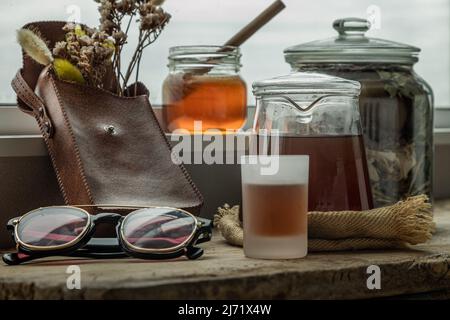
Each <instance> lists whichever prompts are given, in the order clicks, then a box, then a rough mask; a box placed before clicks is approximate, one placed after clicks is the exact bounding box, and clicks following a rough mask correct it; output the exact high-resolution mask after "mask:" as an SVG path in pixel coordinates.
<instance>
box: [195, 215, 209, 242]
mask: <svg viewBox="0 0 450 320" xmlns="http://www.w3.org/2000/svg"><path fill="white" fill-rule="evenodd" d="M197 219H198V220H199V221H200V222H201V223H202V226H201V227H199V228H198V230H197V233H196V235H195V244H200V243H203V242H208V241H210V240H211V238H212V221H211V220H208V219H204V218H197Z"/></svg>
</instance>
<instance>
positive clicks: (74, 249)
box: [3, 205, 212, 265]
mask: <svg viewBox="0 0 450 320" xmlns="http://www.w3.org/2000/svg"><path fill="white" fill-rule="evenodd" d="M86 207H89V208H114V209H120V210H128V209H130V210H131V209H135V210H132V211H130V212H129V213H128V214H127V215H126V216H123V215H121V214H119V213H112V212H102V213H98V214H96V215H93V214H91V213H89V212H88V211H86V210H84V209H83V208H86ZM45 208H71V209H77V210H79V211H80V212H83V213H85V214H86V215H87V217H88V221H87V223H86V226H85V227H84V229H83V231H82V232H81V233H80V234H79V235H78V236H77V237H76V238H75V239H73V240H71V241H69V242H68V243H65V244H61V245H56V246H46V247H44V246H34V245H30V244H27V243H25V242H23V241H22V240H21V239H20V237H19V235H18V227H19V225H20V221H21V220H22V219H23V218H24V217H26V216H27V215H30V214H32V213H34V212H36V211H37V210H42V209H45ZM152 208H161V209H170V210H173V211H180V212H183V213H184V214H186V215H188V216H190V217H192V218H193V219H194V221H195V227H194V230H193V231H192V233H191V234H190V236H189V237H188V238H187V239H186V240H185V241H183V242H182V243H180V244H179V245H176V246H174V247H171V248H163V249H145V248H139V247H136V246H134V245H132V244H131V243H129V242H128V241H127V240H126V239H125V236H124V232H123V226H124V222H125V221H126V219H127V218H129V217H131V216H132V215H133V214H135V213H137V212H138V211H139V210H142V209H152ZM102 211H104V210H102ZM102 223H113V224H115V227H116V234H117V236H116V239H117V240H118V244H111V242H110V241H104V242H103V243H102V241H101V240H100V239H97V238H94V237H93V236H94V233H95V231H96V229H97V226H98V225H99V224H102ZM7 229H8V230H9V231H10V232H11V233H12V237H13V239H14V241H15V243H16V249H17V252H15V253H7V254H4V255H3V261H4V262H5V263H7V264H10V265H16V264H20V263H23V262H26V261H31V260H35V259H39V258H44V257H50V256H58V255H61V256H70V257H89V258H98V259H102V258H121V257H133V258H140V259H147V260H165V259H173V258H178V257H181V256H184V255H185V256H186V257H187V258H188V259H197V258H199V257H200V256H202V254H203V249H201V248H199V247H195V245H196V244H200V243H203V242H206V241H209V240H211V237H212V222H211V221H210V220H208V219H203V218H200V217H196V216H194V215H193V214H191V213H190V212H188V211H186V210H183V209H178V208H172V207H164V206H123V205H73V206H49V207H42V208H38V209H34V210H32V211H29V212H27V213H26V214H24V215H22V216H20V217H17V218H13V219H10V220H9V221H8V223H7ZM92 239H96V240H98V241H97V243H96V244H90V243H89V242H90V241H91V240H92ZM108 239H109V240H111V239H114V238H106V240H108ZM20 254H22V255H25V256H21V255H20Z"/></svg>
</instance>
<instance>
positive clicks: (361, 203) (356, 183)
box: [261, 135, 373, 211]
mask: <svg viewBox="0 0 450 320" xmlns="http://www.w3.org/2000/svg"><path fill="white" fill-rule="evenodd" d="M277 138H279V153H280V154H282V155H309V192H308V211H335V210H339V211H340V210H367V209H371V208H373V203H372V194H371V188H370V185H369V176H368V172H367V167H366V165H365V161H366V155H365V151H364V145H363V137H362V135H354V136H350V135H347V136H331V135H330V136H320V137H315V136H305V137H302V136H279V137H277ZM261 139H269V140H270V137H267V136H264V137H263V138H261ZM269 146H270V143H269ZM268 150H270V148H269V149H268Z"/></svg>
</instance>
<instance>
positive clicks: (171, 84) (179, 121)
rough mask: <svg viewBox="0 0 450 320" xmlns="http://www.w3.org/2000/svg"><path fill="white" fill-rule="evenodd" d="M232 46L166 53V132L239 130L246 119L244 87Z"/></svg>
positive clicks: (187, 47) (181, 49)
mask: <svg viewBox="0 0 450 320" xmlns="http://www.w3.org/2000/svg"><path fill="white" fill-rule="evenodd" d="M240 56H241V55H240V52H239V48H236V47H230V46H228V47H220V46H181V47H173V48H171V49H170V53H169V70H170V72H169V75H168V76H167V78H166V80H165V81H164V84H163V89H162V91H163V92H162V93H163V118H164V124H165V127H166V129H167V131H169V132H173V131H174V130H176V129H185V130H188V131H190V132H197V131H206V130H210V129H218V130H220V131H224V132H225V131H227V130H238V129H240V128H241V127H242V126H243V125H244V123H245V120H246V117H247V87H246V84H245V82H244V81H243V80H242V78H241V77H240V75H239V70H240V67H241V65H240Z"/></svg>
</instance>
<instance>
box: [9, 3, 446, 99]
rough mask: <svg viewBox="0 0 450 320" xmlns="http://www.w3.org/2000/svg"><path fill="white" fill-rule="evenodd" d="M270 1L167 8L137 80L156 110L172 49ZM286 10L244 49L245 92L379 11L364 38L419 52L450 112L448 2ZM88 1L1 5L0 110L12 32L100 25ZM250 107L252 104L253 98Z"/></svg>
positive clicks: (220, 34)
mask: <svg viewBox="0 0 450 320" xmlns="http://www.w3.org/2000/svg"><path fill="white" fill-rule="evenodd" d="M271 2H272V0H245V1H243V0H167V1H166V4H165V9H166V10H167V11H168V12H170V13H171V14H172V16H173V18H172V21H171V22H170V24H169V25H168V26H167V28H166V30H164V32H163V34H162V35H161V37H160V38H159V39H158V41H157V42H156V43H154V44H153V45H152V46H151V47H149V48H148V50H147V51H146V54H145V56H144V61H143V65H142V69H141V70H142V71H141V72H142V77H143V78H142V80H143V81H144V82H145V83H146V84H147V85H148V87H149V88H150V91H151V100H152V102H153V103H160V102H161V94H160V91H161V83H162V81H163V79H164V77H165V76H166V75H167V72H168V71H167V66H166V65H167V54H168V50H169V48H170V47H171V46H174V45H188V44H221V43H223V42H225V41H226V40H227V39H228V38H229V37H230V36H232V35H233V34H234V33H235V32H236V31H238V30H239V28H241V27H242V26H244V25H245V24H246V23H247V22H248V21H249V20H251V19H252V18H253V17H254V16H256V15H257V13H258V12H259V11H261V10H263V9H264V8H265V7H266V6H268V5H269V4H270V3H271ZM285 3H286V5H287V9H285V10H284V11H283V12H282V13H281V14H280V15H279V16H277V17H276V18H275V19H274V20H273V21H272V22H271V23H270V24H269V25H267V26H266V27H265V28H264V29H263V30H261V31H260V32H259V33H258V34H256V35H255V36H254V37H253V38H251V39H250V40H249V41H248V42H247V43H246V44H245V45H244V46H243V47H242V52H243V59H242V63H243V65H244V67H243V69H242V76H243V77H244V79H245V80H246V81H247V83H248V85H249V87H251V83H252V82H253V81H255V80H258V79H263V78H267V77H272V76H276V75H281V74H285V73H287V72H289V65H288V64H286V63H285V61H284V57H283V49H284V48H286V47H288V46H291V45H295V44H299V43H303V42H306V41H311V40H317V39H323V38H328V37H332V36H335V34H336V33H335V31H334V30H333V29H332V27H331V24H332V22H333V20H334V19H336V18H343V17H350V16H356V17H367V15H368V11H369V12H373V10H374V8H375V9H379V10H380V19H379V22H380V28H379V29H373V30H371V31H370V32H369V36H372V37H378V38H385V39H389V40H394V41H399V42H403V43H407V44H411V45H414V46H418V47H420V48H422V50H423V51H422V53H421V55H420V62H419V63H418V64H417V66H416V71H417V72H418V73H419V74H420V75H421V76H422V77H423V78H425V79H426V80H427V81H428V82H429V83H430V84H431V85H432V87H433V89H434V91H435V95H436V102H437V104H438V105H446V106H450V96H449V87H450V81H449V79H450V56H449V48H450V41H449V40H450V34H449V30H450V26H449V20H450V19H449V13H450V4H449V3H450V2H449V1H448V0H428V1H424V0H396V1H392V0H378V1H377V0H340V1H333V0H315V1H300V0H285ZM96 6H97V4H96V3H95V2H94V1H93V0H78V1H77V0H58V1H55V0H39V1H30V0H1V1H0V15H1V19H0V24H1V27H0V58H1V59H0V74H1V77H0V102H13V101H14V100H15V98H14V96H13V94H12V91H11V90H10V85H9V83H10V81H11V78H12V77H13V76H14V74H15V72H16V71H17V69H18V68H19V67H20V50H19V47H18V45H16V43H15V30H16V29H18V28H20V27H21V26H22V25H23V24H25V23H27V22H30V21H39V20H67V19H70V18H74V17H75V18H78V13H79V18H80V19H81V21H82V22H84V23H86V24H88V25H92V26H96V25H97V24H98V21H97V20H98V14H97V11H96ZM374 6H375V7H374ZM249 98H250V100H249V102H250V103H253V98H252V95H251V92H249Z"/></svg>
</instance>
